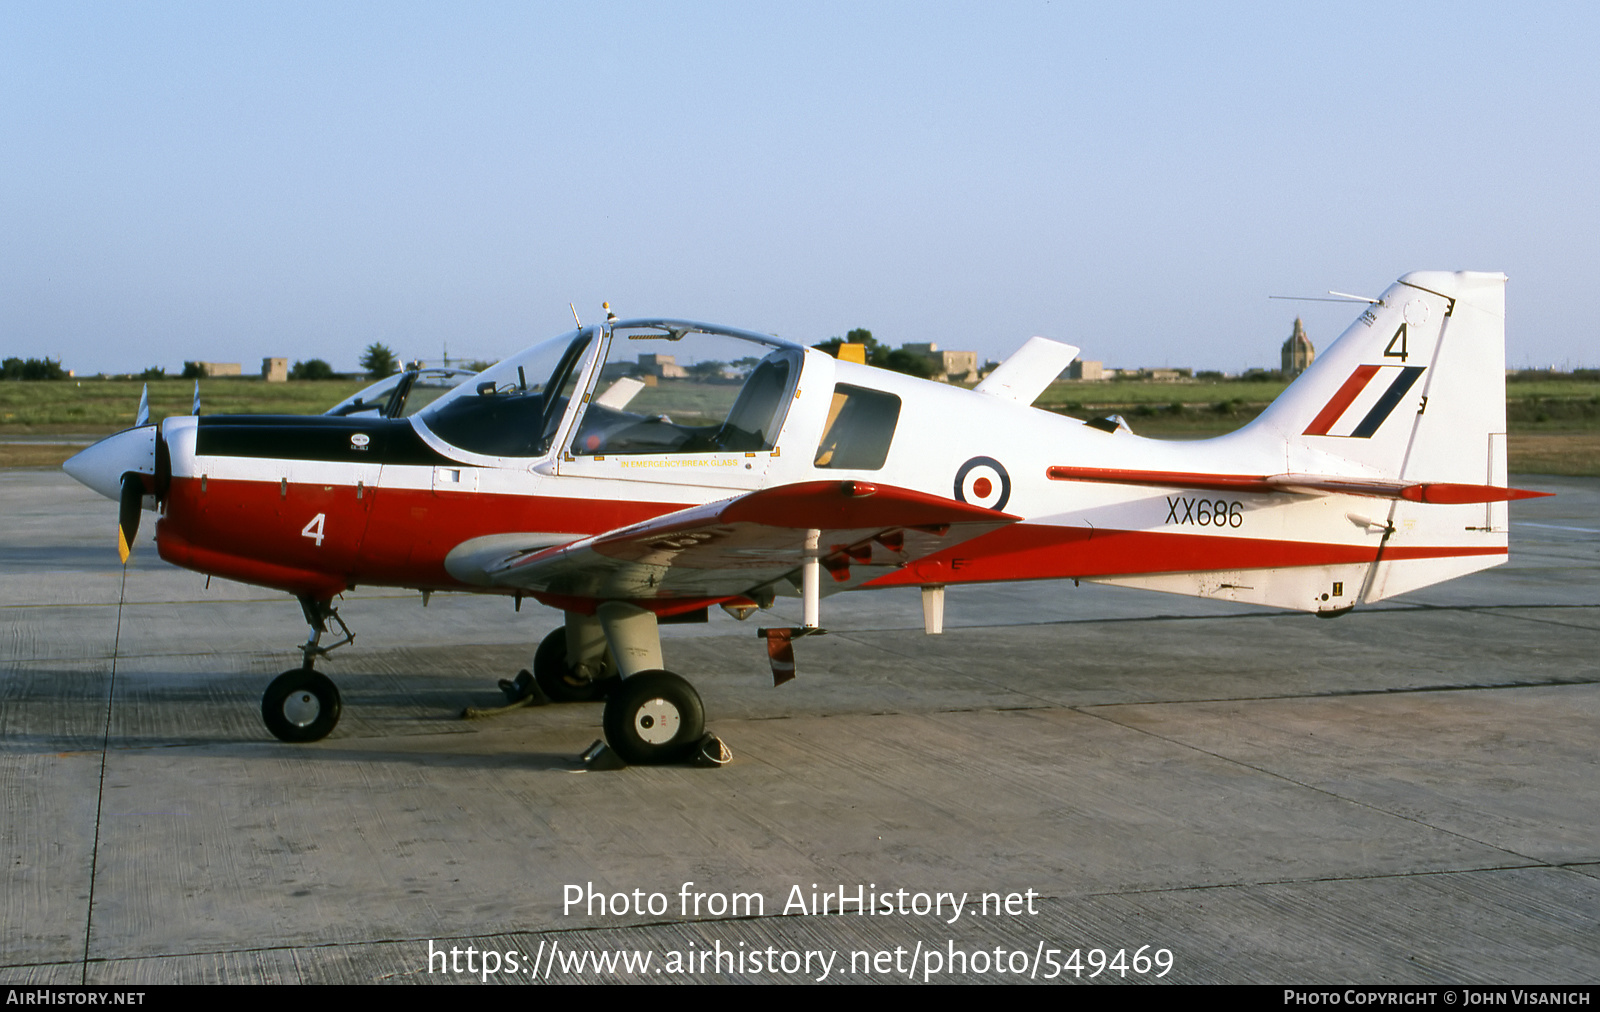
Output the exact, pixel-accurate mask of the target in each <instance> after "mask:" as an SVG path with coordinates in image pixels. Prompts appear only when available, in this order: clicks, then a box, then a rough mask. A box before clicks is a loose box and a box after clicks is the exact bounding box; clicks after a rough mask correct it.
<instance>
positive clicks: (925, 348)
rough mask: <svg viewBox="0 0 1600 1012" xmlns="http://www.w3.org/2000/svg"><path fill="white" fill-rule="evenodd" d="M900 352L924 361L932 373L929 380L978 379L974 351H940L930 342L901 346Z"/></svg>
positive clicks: (976, 359)
mask: <svg viewBox="0 0 1600 1012" xmlns="http://www.w3.org/2000/svg"><path fill="white" fill-rule="evenodd" d="M900 349H901V350H902V351H908V352H910V353H911V354H913V355H918V356H921V357H922V358H924V359H926V360H927V362H928V365H929V367H930V369H931V371H932V376H931V377H930V378H931V379H936V380H940V381H942V382H945V383H950V382H959V381H961V380H976V379H977V378H978V353H977V352H975V351H940V350H939V346H938V345H937V344H933V343H931V342H924V343H916V344H902V345H901V346H900Z"/></svg>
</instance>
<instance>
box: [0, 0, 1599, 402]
mask: <svg viewBox="0 0 1600 1012" xmlns="http://www.w3.org/2000/svg"><path fill="white" fill-rule="evenodd" d="M1597 11H1600V8H1597V7H1595V6H1592V5H1585V4H1570V5H1538V4H1534V5H1522V6H1513V5H1501V4H1496V5H1489V4H1476V3H1451V4H1428V3H1419V4H1406V5H1359V4H1276V5H1275V4H1260V5H1235V4H1206V5H1201V4H1170V5H1168V4H1148V5H1135V4H1128V5H1120V4H1105V3H1093V4H1077V3H1060V2H1055V3H1038V2H1017V3H990V4H982V5H976V4H939V3H911V4H899V3H843V4H829V3H807V4H764V3H752V2H743V3H727V4H718V3H695V4H669V3H651V4H633V3H609V4H608V3H586V4H583V5H574V4H548V5H547V4H535V3H511V4H493V3H478V4H404V3H363V4H338V3H315V4H298V3H253V4H218V3H203V4H184V3H164V4H156V3H141V4H127V3H103V4H73V3H63V2H51V3H39V4H35V3H27V2H18V0H10V2H8V3H6V4H4V5H3V6H0V226H3V233H4V239H3V240H0V355H6V356H10V355H22V356H24V357H28V356H39V355H50V356H52V357H60V358H62V359H63V361H64V363H65V364H66V365H67V366H68V367H69V368H75V369H77V370H78V371H79V372H80V373H92V372H98V371H102V370H104V371H124V370H136V369H140V368H143V367H145V366H148V365H163V366H166V367H167V368H168V369H169V370H170V369H176V368H180V367H181V364H182V362H183V361H184V360H185V359H205V360H212V361H240V362H243V363H245V364H246V368H247V369H250V368H254V367H255V365H257V364H258V363H259V361H260V359H261V358H262V357H263V356H266V355H286V356H289V357H290V358H294V359H303V358H310V357H320V358H325V359H327V360H329V361H331V362H332V363H333V364H334V365H335V367H336V368H341V369H353V368H355V362H356V359H357V358H358V356H359V354H360V351H361V349H362V348H364V347H365V346H366V345H367V344H369V343H371V342H373V341H382V342H385V343H387V344H388V345H389V346H390V347H392V348H393V349H394V350H395V351H396V352H397V353H398V354H400V355H403V356H405V357H408V358H412V357H424V358H430V359H432V358H437V357H438V356H439V355H440V353H441V350H442V349H443V348H444V347H445V346H448V347H449V349H450V352H451V354H452V355H453V356H460V357H467V358H496V357H499V356H501V355H504V354H508V353H510V352H512V351H515V350H516V349H518V348H519V347H522V346H524V345H526V344H530V343H532V342H533V341H535V340H540V339H542V338H544V337H547V336H551V335H553V334H555V333H558V332H560V331H562V330H565V329H569V328H570V326H571V314H570V312H569V311H568V309H567V303H568V302H569V301H571V302H574V303H576V304H577V307H578V310H579V312H580V313H581V314H583V316H584V318H585V320H586V321H588V320H590V319H593V318H597V317H598V316H599V315H600V308H599V307H600V303H601V301H602V300H610V301H611V302H612V303H613V305H614V306H616V307H617V310H618V312H619V313H621V314H622V315H624V316H632V315H670V316H683V317H689V318H692V319H701V320H709V321H714V322H719V323H726V324H731V325H734V326H741V327H746V328H749V329H753V330H760V331H765V332H772V333H778V334H781V335H783V336H785V337H789V338H792V339H795V340H800V341H804V342H806V343H814V342H816V341H820V340H823V339H825V338H828V337H830V336H833V335H837V334H842V333H844V332H845V331H846V330H848V329H850V328H852V327H857V326H864V327H868V328H870V329H872V331H873V332H874V334H875V335H876V336H877V337H878V338H879V339H880V340H884V341H888V342H890V343H893V344H899V343H901V342H905V341H934V342H937V343H938V344H940V345H941V346H942V347H947V348H963V349H965V348H971V349H976V350H978V351H979V352H980V353H982V354H984V355H986V356H989V357H994V358H1001V357H1004V355H1005V354H1007V353H1009V352H1010V351H1011V350H1013V349H1014V348H1015V347H1017V346H1018V345H1020V344H1021V343H1022V342H1023V341H1024V340H1026V339H1027V338H1028V337H1029V336H1030V335H1033V334H1044V335H1046V336H1050V337H1055V338H1058V339H1061V340H1066V341H1070V342H1072V343H1075V344H1079V345H1080V346H1081V347H1082V348H1083V355H1084V357H1085V358H1091V359H1100V360H1103V361H1105V362H1106V363H1107V364H1110V365H1192V366H1196V367H1199V368H1220V369H1227V370H1239V369H1242V368H1245V367H1247V366H1250V365H1270V364H1274V363H1275V358H1276V349H1277V346H1278V344H1279V342H1281V341H1282V340H1283V338H1284V337H1285V336H1287V335H1288V333H1289V330H1290V327H1291V325H1292V322H1293V319H1294V317H1295V316H1296V315H1302V316H1304V317H1305V319H1306V324H1307V328H1308V330H1309V331H1310V333H1311V336H1312V339H1313V340H1314V341H1316V342H1318V343H1319V345H1320V344H1324V343H1326V342H1327V341H1328V340H1331V339H1332V338H1333V337H1334V336H1336V335H1337V334H1338V332H1339V331H1341V330H1342V329H1343V328H1344V326H1346V325H1347V324H1348V323H1349V322H1350V321H1351V320H1353V319H1354V317H1355V316H1356V312H1355V310H1354V309H1353V308H1351V307H1349V306H1343V305H1330V304H1328V303H1303V304H1302V303H1285V302H1277V301H1269V300H1268V298H1267V296H1269V295H1320V294H1322V293H1323V292H1325V291H1326V290H1327V289H1329V288H1335V289H1340V290H1343V291H1354V292H1360V293H1365V294H1373V295H1376V294H1377V293H1379V292H1380V291H1381V290H1382V289H1383V288H1384V287H1385V286H1386V285H1387V284H1388V283H1389V282H1390V281H1391V280H1393V279H1394V278H1395V277H1396V276H1398V275H1400V274H1402V273H1404V272H1405V271H1408V270H1413V269H1444V270H1455V269H1475V270H1503V271H1505V272H1506V273H1507V274H1509V275H1510V276H1511V283H1510V288H1509V290H1508V301H1509V314H1508V338H1507V340H1508V357H1509V359H1510V363H1511V364H1512V365H1513V366H1517V365H1540V366H1542V365H1550V364H1555V365H1563V366H1574V365H1589V366H1593V365H1596V364H1600V341H1597V336H1600V327H1597V325H1596V323H1595V310H1594V308H1593V307H1592V306H1591V305H1590V301H1591V300H1590V298H1589V294H1590V292H1591V291H1592V290H1593V289H1594V286H1595V274H1596V269H1597V267H1600V255H1597V253H1600V196H1597V186H1596V182H1597V176H1600V173H1597V171H1596V166H1597V165H1600V143H1597V141H1600V71H1597V70H1596V66H1597V62H1600V61H1597V60H1596V58H1595V55H1594V54H1595V52H1596V50H1597V43H1600V31H1597V29H1600V13H1597Z"/></svg>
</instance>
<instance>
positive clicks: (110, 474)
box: [61, 425, 156, 501]
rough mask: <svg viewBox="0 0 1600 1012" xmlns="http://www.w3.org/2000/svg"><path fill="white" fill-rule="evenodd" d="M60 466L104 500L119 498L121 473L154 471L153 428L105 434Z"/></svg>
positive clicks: (154, 438) (148, 426) (152, 472)
mask: <svg viewBox="0 0 1600 1012" xmlns="http://www.w3.org/2000/svg"><path fill="white" fill-rule="evenodd" d="M61 469H62V470H64V471H66V472H67V473H68V474H70V475H72V477H73V478H75V479H77V480H78V481H79V482H81V483H82V484H84V485H87V486H89V487H90V488H92V489H94V490H95V491H96V492H99V493H100V494H101V495H103V496H105V497H106V498H107V499H116V500H118V501H120V500H121V498H122V476H123V475H124V474H127V473H128V472H129V471H134V472H137V473H139V474H155V473H156V427H155V426H154V425H141V426H139V427H138V428H136V429H123V430H122V431H121V432H119V433H117V434H116V435H114V436H107V437H106V438H104V439H102V440H100V442H98V443H96V444H94V445H93V446H91V447H89V448H88V449H86V450H84V451H83V452H81V453H79V454H77V455H75V456H73V457H71V458H69V459H68V460H67V462H66V463H65V464H62V465H61Z"/></svg>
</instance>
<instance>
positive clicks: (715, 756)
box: [689, 732, 733, 769]
mask: <svg viewBox="0 0 1600 1012" xmlns="http://www.w3.org/2000/svg"><path fill="white" fill-rule="evenodd" d="M732 761H733V749H731V748H729V747H728V746H727V744H726V743H725V742H723V740H722V739H721V738H718V737H717V736H716V735H714V734H711V733H710V732H707V733H706V736H705V737H704V738H701V739H700V742H699V744H697V745H696V746H695V747H694V755H693V756H691V757H690V759H689V765H690V766H704V767H710V768H712V769H715V768H717V767H718V766H726V765H727V764H728V763H730V762H732Z"/></svg>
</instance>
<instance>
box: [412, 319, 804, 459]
mask: <svg viewBox="0 0 1600 1012" xmlns="http://www.w3.org/2000/svg"><path fill="white" fill-rule="evenodd" d="M597 349H599V350H598V351H597ZM598 354H603V355H604V358H603V359H601V360H600V361H599V362H598V364H596V363H595V361H594V360H595V359H596V357H597V355H598ZM803 358H804V350H803V349H802V348H801V347H800V346H798V345H794V344H790V343H789V342H787V341H782V340H779V339H778V338H774V337H767V336H764V335H761V334H753V333H749V332H747V331H739V330H732V329H728V328H722V327H713V326H709V325H706V324H700V323H690V322H687V321H682V320H627V321H617V322H615V323H612V324H609V325H607V326H605V327H603V328H602V327H589V328H585V329H582V330H578V331H573V332H570V333H567V334H564V335H562V336H561V337H558V338H555V339H553V340H550V341H546V342H544V343H543V344H538V345H535V346H533V347H532V348H529V349H527V350H526V351H524V352H522V353H520V354H518V355H516V356H513V357H512V358H508V359H506V360H505V361H503V362H501V363H499V364H498V365H495V366H494V367H492V368H490V369H487V370H485V371H484V372H482V373H480V374H479V375H478V376H477V377H476V378H474V379H471V380H468V381H467V382H466V383H463V384H462V385H461V386H460V387H457V388H456V389H455V390H453V391H451V392H450V393H448V394H446V395H445V396H443V397H441V398H439V400H437V401H435V402H434V403H433V404H431V405H429V406H428V407H427V408H426V409H424V410H423V411H422V412H421V413H420V414H419V415H418V416H417V418H418V420H419V421H420V422H421V423H422V424H423V425H424V426H426V427H427V429H429V430H430V431H432V432H433V433H434V434H435V435H437V436H438V437H440V438H441V439H443V440H445V441H446V442H448V443H450V444H452V445H454V446H457V447H459V448H461V449H463V450H466V451H468V452H470V453H477V454H483V455H486V456H496V457H541V456H545V455H546V454H548V453H550V452H551V451H552V450H553V449H554V448H555V440H556V439H557V438H558V437H559V436H560V435H561V433H562V431H563V427H564V422H565V420H566V419H567V417H568V416H569V414H571V413H572V412H571V411H569V408H571V407H572V406H573V403H574V401H575V400H576V401H578V402H579V403H578V405H577V411H579V412H581V417H579V418H578V419H577V421H576V424H575V425H573V426H572V428H571V430H570V431H572V432H573V435H572V437H571V438H570V440H569V441H568V442H567V444H566V447H565V449H566V452H567V453H569V454H571V455H572V456H573V457H583V456H600V455H608V454H617V455H626V454H669V453H670V454H687V453H711V452H735V451H738V452H751V451H759V450H770V449H772V448H773V447H774V446H776V445H777V438H778V431H779V429H780V428H781V427H782V425H783V421H784V418H785V416H786V414H787V412H788V407H789V403H790V401H791V400H792V399H793V394H794V388H795V384H796V382H797V381H798V379H799V375H800V366H801V363H802V361H803ZM580 387H581V389H580ZM583 393H588V394H589V396H588V397H587V398H584V397H583V396H582V394H583Z"/></svg>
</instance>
